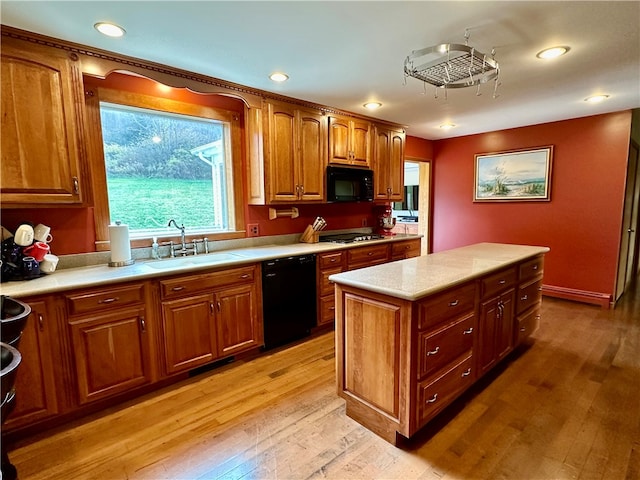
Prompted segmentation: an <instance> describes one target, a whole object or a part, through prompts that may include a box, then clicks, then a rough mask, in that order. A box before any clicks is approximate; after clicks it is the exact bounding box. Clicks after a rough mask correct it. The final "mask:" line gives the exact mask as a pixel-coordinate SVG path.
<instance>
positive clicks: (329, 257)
mask: <svg viewBox="0 0 640 480" xmlns="http://www.w3.org/2000/svg"><path fill="white" fill-rule="evenodd" d="M343 259H344V252H332V253H323V254H321V255H318V265H319V266H320V268H333V267H336V266H338V265H342V260H343Z"/></svg>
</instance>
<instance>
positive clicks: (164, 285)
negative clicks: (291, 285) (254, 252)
mask: <svg viewBox="0 0 640 480" xmlns="http://www.w3.org/2000/svg"><path fill="white" fill-rule="evenodd" d="M255 275H256V266H255V265H252V266H250V267H241V268H231V269H229V270H222V271H220V272H214V273H207V274H204V275H193V276H189V277H179V278H172V279H169V280H162V281H160V290H161V293H162V298H174V297H179V296H183V295H185V294H190V293H193V292H200V291H204V290H209V289H211V288H215V287H220V286H224V285H233V284H237V283H250V282H253V281H254V280H255Z"/></svg>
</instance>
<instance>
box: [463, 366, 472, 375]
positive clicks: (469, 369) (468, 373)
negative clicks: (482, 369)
mask: <svg viewBox="0 0 640 480" xmlns="http://www.w3.org/2000/svg"><path fill="white" fill-rule="evenodd" d="M469 375H471V367H469V368H467V370H466V371H464V372H462V375H461V376H462V377H468V376H469Z"/></svg>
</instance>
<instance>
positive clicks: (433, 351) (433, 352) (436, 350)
mask: <svg viewBox="0 0 640 480" xmlns="http://www.w3.org/2000/svg"><path fill="white" fill-rule="evenodd" d="M439 351H440V347H436V349H435V350H431V351H430V352H427V357H428V356H429V355H435V354H436V353H438V352H439Z"/></svg>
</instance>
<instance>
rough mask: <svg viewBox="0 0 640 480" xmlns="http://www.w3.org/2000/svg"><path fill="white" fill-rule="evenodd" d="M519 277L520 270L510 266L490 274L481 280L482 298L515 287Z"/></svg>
mask: <svg viewBox="0 0 640 480" xmlns="http://www.w3.org/2000/svg"><path fill="white" fill-rule="evenodd" d="M517 279H518V272H517V270H516V268H515V267H514V268H508V269H506V270H502V271H500V272H498V273H494V274H492V275H488V276H486V277H484V278H483V279H482V280H481V284H482V290H481V295H482V298H487V297H490V296H492V295H495V294H496V293H498V292H501V291H502V290H505V289H507V288H510V287H513V286H514V285H515V283H516V280H517Z"/></svg>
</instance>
